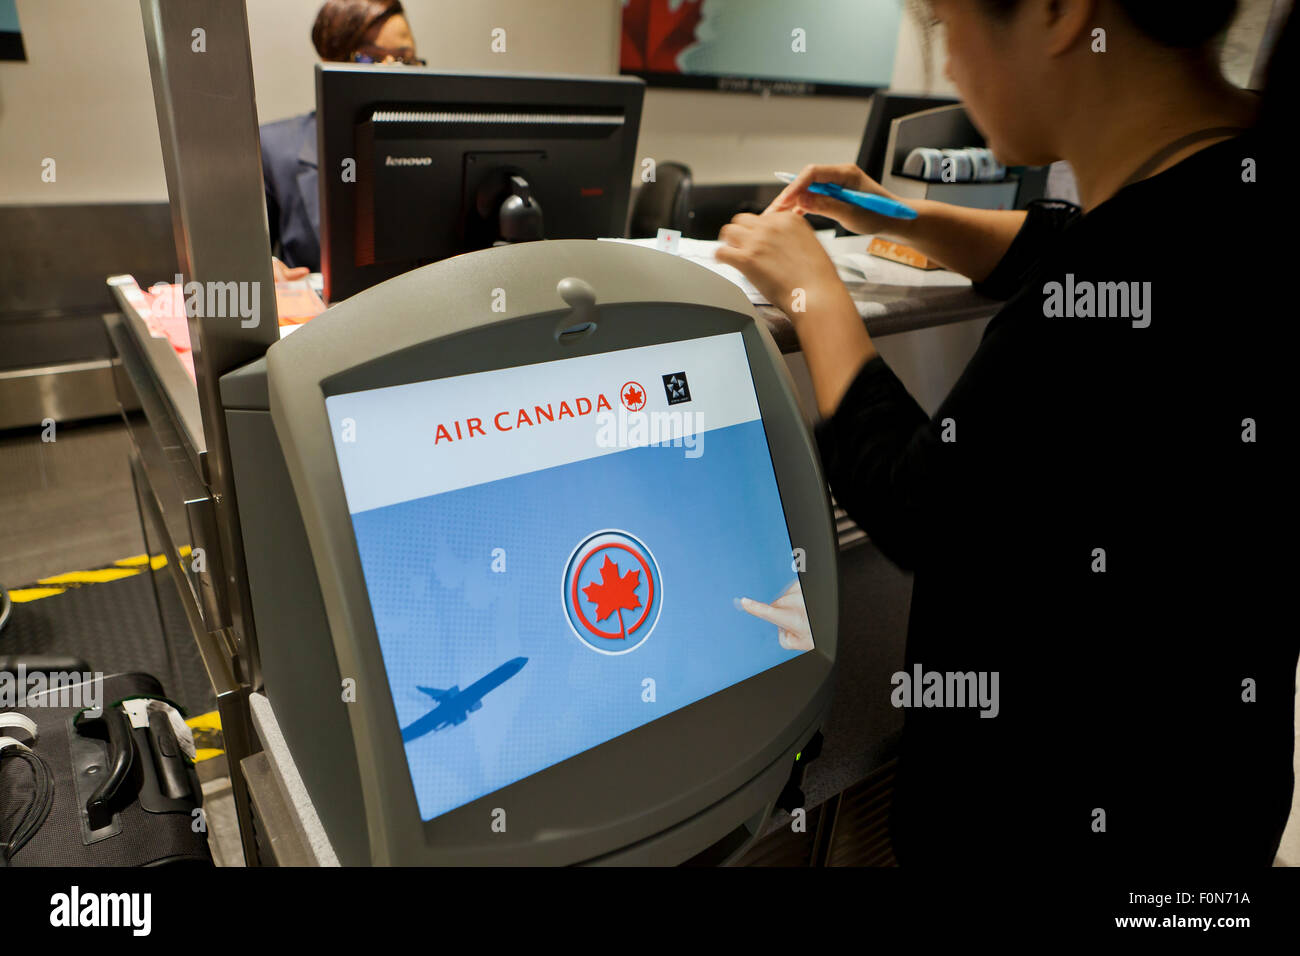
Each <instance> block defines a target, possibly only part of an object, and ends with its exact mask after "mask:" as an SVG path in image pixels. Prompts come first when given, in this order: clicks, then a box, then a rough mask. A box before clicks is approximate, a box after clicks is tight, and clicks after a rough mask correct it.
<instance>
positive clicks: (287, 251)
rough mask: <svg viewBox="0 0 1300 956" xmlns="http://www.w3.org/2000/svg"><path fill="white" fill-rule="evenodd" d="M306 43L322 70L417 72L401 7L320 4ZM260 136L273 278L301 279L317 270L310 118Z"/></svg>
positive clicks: (271, 126)
mask: <svg viewBox="0 0 1300 956" xmlns="http://www.w3.org/2000/svg"><path fill="white" fill-rule="evenodd" d="M311 41H312V44H313V45H314V46H315V47H316V52H317V53H318V54H319V55H320V58H321V59H322V60H324V61H325V62H327V63H331V62H334V63H383V64H394V63H406V64H412V65H416V66H423V65H424V60H421V59H420V58H419V57H417V56H416V55H415V38H414V37H413V36H412V35H411V27H410V24H409V23H407V20H406V14H405V11H404V10H403V8H402V4H401V2H400V0H326V2H325V3H324V4H322V6H321V8H320V11H319V12H318V13H317V14H316V22H315V24H314V25H313V26H312V31H311ZM260 132H261V143H262V179H263V181H264V182H265V184H266V220H267V225H268V227H269V229H270V233H271V252H272V255H273V258H272V265H273V266H274V273H275V279H276V281H277V282H279V281H284V280H286V279H300V278H302V277H303V276H305V275H307V273H309V272H318V271H320V194H319V192H318V188H319V185H318V179H317V169H316V113H315V112H314V111H313V112H311V113H305V114H303V115H301V116H294V117H290V118H289V119H286V120H280V121H279V122H275V123H267V124H266V125H265V126H263V127H262V128H261V131H260Z"/></svg>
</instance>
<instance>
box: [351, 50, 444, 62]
mask: <svg viewBox="0 0 1300 956" xmlns="http://www.w3.org/2000/svg"><path fill="white" fill-rule="evenodd" d="M389 57H392V59H393V60H394V61H395V62H397V63H404V64H406V65H407V66H427V65H428V64H427V63H426V61H424V60H422V59H420V57H418V56H416V55H415V51H414V50H413V49H411V48H410V47H409V46H400V47H396V48H392V49H390V48H388V47H382V46H373V45H368V46H363V47H362V48H361V49H359V50H357V52H356V53H353V54H352V62H353V63H383V62H384V61H386V60H387V59H388V58H389Z"/></svg>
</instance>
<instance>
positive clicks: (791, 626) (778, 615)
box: [736, 578, 813, 651]
mask: <svg viewBox="0 0 1300 956" xmlns="http://www.w3.org/2000/svg"><path fill="white" fill-rule="evenodd" d="M736 607H738V608H740V610H742V611H745V612H746V613H748V614H752V615H754V617H757V618H761V619H763V620H764V621H767V622H768V623H769V624H775V625H776V636H777V639H778V640H779V641H780V642H781V646H782V647H784V648H785V649H786V650H787V651H810V650H812V649H813V639H812V626H811V625H810V624H809V623H808V608H807V607H806V606H805V605H804V601H803V588H801V587H800V586H799V579H798V578H795V580H793V581H791V582H790V586H789V587H787V588H786V589H785V590H784V591H782V592H781V593H780V594H779V595H778V596H777V599H776V600H775V601H773V602H772V603H771V604H764V603H763V602H762V601H755V600H753V599H752V598H739V599H737V600H736Z"/></svg>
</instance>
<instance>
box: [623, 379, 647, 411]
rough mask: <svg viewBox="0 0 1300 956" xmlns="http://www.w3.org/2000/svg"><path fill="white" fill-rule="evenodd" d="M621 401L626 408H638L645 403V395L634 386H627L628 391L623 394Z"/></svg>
mask: <svg viewBox="0 0 1300 956" xmlns="http://www.w3.org/2000/svg"><path fill="white" fill-rule="evenodd" d="M623 401H624V403H626V405H627V407H628V408H640V407H641V405H642V404H643V403H644V402H645V395H644V394H642V392H641V391H640V390H639V389H638V388H636V386H634V385H633V386H628V390H627V391H626V392H624V393H623Z"/></svg>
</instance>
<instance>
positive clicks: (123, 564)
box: [9, 545, 190, 604]
mask: <svg viewBox="0 0 1300 956" xmlns="http://www.w3.org/2000/svg"><path fill="white" fill-rule="evenodd" d="M180 553H181V557H183V558H184V557H188V556H189V553H190V547H189V545H185V546H184V547H183V548H181V549H180ZM166 566H167V555H165V554H154V555H149V554H133V555H131V557H129V558H122V559H121V560H120V561H114V562H113V563H112V564H111V565H110V566H108V567H105V568H91V569H89V570H87V571H66V572H64V573H63V574H54V575H51V576H50V577H48V578H41V579H40V580H38V581H37V582H36V583H35V584H34V585H31V586H29V587H25V588H11V589H10V591H9V600H11V601H13V602H14V603H15V604H27V603H28V602H30V601H39V600H40V599H41V598H47V597H53V596H54V595H56V594H62V593H63V592H64V591H66V590H67V589H68V588H70V587H71V588H75V587H80V586H81V585H83V584H103V583H104V582H105V581H119V580H121V579H122V578H129V577H131V576H133V575H136V574H139V573H140V572H141V571H143V570H144V569H145V568H146V567H149V568H152V569H153V570H155V571H157V570H158V569H159V568H163V567H166Z"/></svg>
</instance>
